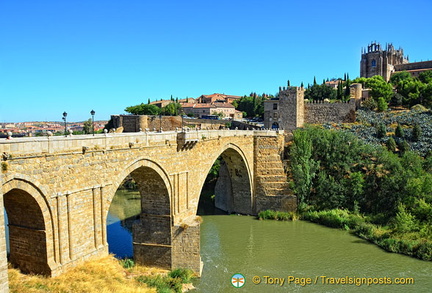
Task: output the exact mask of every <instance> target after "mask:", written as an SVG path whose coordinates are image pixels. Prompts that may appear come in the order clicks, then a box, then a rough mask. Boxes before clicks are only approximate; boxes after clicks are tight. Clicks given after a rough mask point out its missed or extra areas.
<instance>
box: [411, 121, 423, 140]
mask: <svg viewBox="0 0 432 293" xmlns="http://www.w3.org/2000/svg"><path fill="white" fill-rule="evenodd" d="M420 137H421V128H420V125H418V124H416V125H414V128H413V133H412V140H413V141H419V140H420Z"/></svg>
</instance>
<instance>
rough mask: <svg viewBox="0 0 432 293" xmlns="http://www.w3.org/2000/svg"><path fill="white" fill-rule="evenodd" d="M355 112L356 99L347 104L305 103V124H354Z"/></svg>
mask: <svg viewBox="0 0 432 293" xmlns="http://www.w3.org/2000/svg"><path fill="white" fill-rule="evenodd" d="M355 110H356V103H355V99H350V101H349V102H347V103H328V102H314V103H312V102H309V103H305V123H310V124H322V123H326V122H334V123H343V122H354V121H355Z"/></svg>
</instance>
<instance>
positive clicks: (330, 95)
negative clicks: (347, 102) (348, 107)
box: [305, 84, 337, 101]
mask: <svg viewBox="0 0 432 293" xmlns="http://www.w3.org/2000/svg"><path fill="white" fill-rule="evenodd" d="M336 94H337V92H336V90H335V89H334V88H331V87H329V86H327V85H325V84H320V85H319V84H314V85H313V86H311V87H310V88H308V89H306V91H305V99H309V100H315V101H322V100H324V99H329V100H333V99H335V98H336Z"/></svg>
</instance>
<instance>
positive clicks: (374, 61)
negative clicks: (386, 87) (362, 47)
mask: <svg viewBox="0 0 432 293" xmlns="http://www.w3.org/2000/svg"><path fill="white" fill-rule="evenodd" d="M372 67H376V60H375V59H373V60H372Z"/></svg>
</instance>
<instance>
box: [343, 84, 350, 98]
mask: <svg viewBox="0 0 432 293" xmlns="http://www.w3.org/2000/svg"><path fill="white" fill-rule="evenodd" d="M344 97H345V100H349V97H350V87H349V85H348V83H347V85H346V86H345V93H344Z"/></svg>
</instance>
